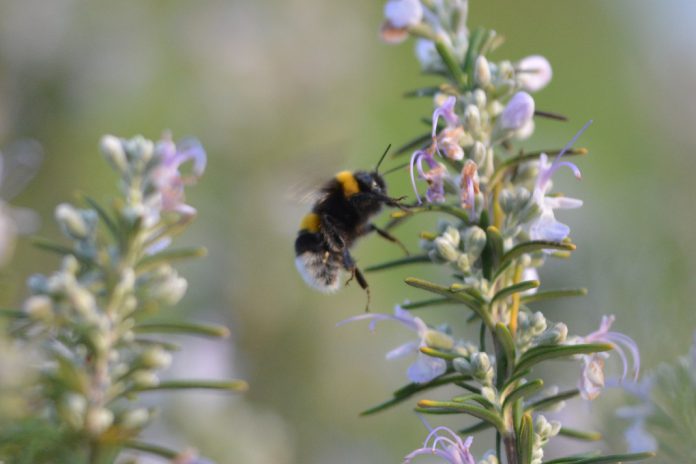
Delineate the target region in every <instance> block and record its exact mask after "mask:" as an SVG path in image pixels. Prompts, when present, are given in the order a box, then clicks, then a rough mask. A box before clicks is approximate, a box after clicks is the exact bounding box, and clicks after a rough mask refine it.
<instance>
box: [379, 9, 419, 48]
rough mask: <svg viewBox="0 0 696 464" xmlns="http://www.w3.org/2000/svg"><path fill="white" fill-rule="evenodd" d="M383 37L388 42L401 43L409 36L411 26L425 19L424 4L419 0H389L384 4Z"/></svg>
mask: <svg viewBox="0 0 696 464" xmlns="http://www.w3.org/2000/svg"><path fill="white" fill-rule="evenodd" d="M384 18H385V19H384V23H383V24H382V30H381V35H382V39H383V40H384V41H385V42H388V43H393V44H396V43H400V42H403V41H404V40H406V39H407V38H408V28H409V26H415V25H416V24H418V23H420V22H421V21H422V19H423V5H421V3H420V1H419V0H389V1H388V2H387V3H386V4H385V5H384Z"/></svg>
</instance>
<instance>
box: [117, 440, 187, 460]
mask: <svg viewBox="0 0 696 464" xmlns="http://www.w3.org/2000/svg"><path fill="white" fill-rule="evenodd" d="M123 447H124V448H128V449H132V450H134V451H140V452H143V453H148V454H154V455H155V456H159V457H162V458H165V459H167V460H172V459H174V458H176V457H177V456H178V455H179V454H180V453H179V452H178V451H174V450H171V449H169V448H165V447H164V446H160V445H153V444H152V443H145V442H142V441H132V440H131V441H127V442H125V443H123Z"/></svg>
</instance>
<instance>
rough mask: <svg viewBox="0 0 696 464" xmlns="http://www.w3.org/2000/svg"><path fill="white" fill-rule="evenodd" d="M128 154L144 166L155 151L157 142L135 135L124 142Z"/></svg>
mask: <svg viewBox="0 0 696 464" xmlns="http://www.w3.org/2000/svg"><path fill="white" fill-rule="evenodd" d="M123 147H124V149H125V151H126V154H127V155H128V156H129V157H130V158H131V159H133V160H137V161H138V164H139V165H140V167H141V168H142V167H144V166H145V165H146V164H147V163H148V162H149V161H150V160H151V159H152V155H153V154H154V151H155V144H154V143H153V142H152V140H147V139H146V138H144V137H142V136H137V137H133V138H132V139H130V140H126V141H125V142H123Z"/></svg>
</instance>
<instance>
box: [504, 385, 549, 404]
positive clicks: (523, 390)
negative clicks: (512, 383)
mask: <svg viewBox="0 0 696 464" xmlns="http://www.w3.org/2000/svg"><path fill="white" fill-rule="evenodd" d="M543 387H544V381H543V380H541V379H536V380H532V381H531V382H527V383H525V384H524V385H521V386H519V387H517V388H516V389H514V390H513V391H511V392H510V394H509V395H507V397H506V398H505V400H504V401H503V409H505V408H506V407H508V406H510V405H512V404H513V403H514V402H515V401H517V400H519V399H521V398H524V397H526V396H531V395H533V394H534V393H536V392H538V391H539V390H541V389H542V388H543Z"/></svg>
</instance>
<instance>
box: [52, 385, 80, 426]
mask: <svg viewBox="0 0 696 464" xmlns="http://www.w3.org/2000/svg"><path fill="white" fill-rule="evenodd" d="M57 409H58V414H59V415H60V417H61V418H62V419H63V420H64V421H65V423H67V424H68V425H69V426H70V427H72V428H73V429H75V430H79V429H81V428H82V426H83V424H84V416H85V411H86V410H87V400H86V399H85V397H84V396H82V395H78V394H76V393H68V394H66V395H65V396H63V398H62V399H61V400H60V402H59V403H58V408H57Z"/></svg>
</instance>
